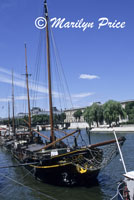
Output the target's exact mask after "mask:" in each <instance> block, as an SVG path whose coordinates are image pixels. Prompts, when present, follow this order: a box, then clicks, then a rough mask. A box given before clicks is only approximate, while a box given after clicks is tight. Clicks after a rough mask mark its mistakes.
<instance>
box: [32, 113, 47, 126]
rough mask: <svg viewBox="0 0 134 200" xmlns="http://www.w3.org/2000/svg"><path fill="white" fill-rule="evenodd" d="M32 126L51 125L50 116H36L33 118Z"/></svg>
mask: <svg viewBox="0 0 134 200" xmlns="http://www.w3.org/2000/svg"><path fill="white" fill-rule="evenodd" d="M32 124H33V125H36V124H45V125H46V124H49V116H48V115H34V116H32Z"/></svg>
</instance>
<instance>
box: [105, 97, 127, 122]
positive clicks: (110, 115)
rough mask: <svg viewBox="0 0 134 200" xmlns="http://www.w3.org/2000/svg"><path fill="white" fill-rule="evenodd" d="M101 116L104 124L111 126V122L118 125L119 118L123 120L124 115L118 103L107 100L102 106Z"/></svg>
mask: <svg viewBox="0 0 134 200" xmlns="http://www.w3.org/2000/svg"><path fill="white" fill-rule="evenodd" d="M103 116H104V120H105V121H106V123H107V124H109V126H111V123H112V122H115V123H116V125H117V124H118V122H119V116H120V117H121V119H124V118H125V117H126V113H125V110H124V109H123V108H122V106H121V104H120V103H119V102H117V101H113V100H109V101H107V102H106V103H105V104H104V105H103Z"/></svg>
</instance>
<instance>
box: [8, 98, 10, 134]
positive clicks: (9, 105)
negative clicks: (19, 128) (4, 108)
mask: <svg viewBox="0 0 134 200" xmlns="http://www.w3.org/2000/svg"><path fill="white" fill-rule="evenodd" d="M8 127H9V134H10V103H9V101H8Z"/></svg>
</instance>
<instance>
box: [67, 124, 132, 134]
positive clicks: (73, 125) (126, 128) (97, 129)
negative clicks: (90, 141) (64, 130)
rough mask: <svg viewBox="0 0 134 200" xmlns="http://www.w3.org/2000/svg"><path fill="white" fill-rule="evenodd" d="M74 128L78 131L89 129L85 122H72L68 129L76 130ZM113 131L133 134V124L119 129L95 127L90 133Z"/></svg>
mask: <svg viewBox="0 0 134 200" xmlns="http://www.w3.org/2000/svg"><path fill="white" fill-rule="evenodd" d="M76 128H80V129H85V128H89V125H88V123H86V122H78V123H76V122H73V123H70V127H69V128H68V129H76ZM113 129H114V130H115V131H116V132H117V133H125V132H127V133H129V132H133V133H134V124H130V125H121V126H120V127H112V128H109V127H107V126H104V125H102V126H100V127H98V128H97V127H95V128H92V129H91V132H92V133H112V132H113Z"/></svg>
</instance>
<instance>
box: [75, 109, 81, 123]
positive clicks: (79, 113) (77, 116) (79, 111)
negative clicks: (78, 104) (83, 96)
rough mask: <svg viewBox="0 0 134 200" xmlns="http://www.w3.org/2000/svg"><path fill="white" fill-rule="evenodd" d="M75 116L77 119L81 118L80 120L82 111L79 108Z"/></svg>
mask: <svg viewBox="0 0 134 200" xmlns="http://www.w3.org/2000/svg"><path fill="white" fill-rule="evenodd" d="M73 116H74V117H75V119H76V120H77V119H79V120H80V117H81V116H82V111H81V110H80V109H79V110H77V111H76V112H74V114H73Z"/></svg>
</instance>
